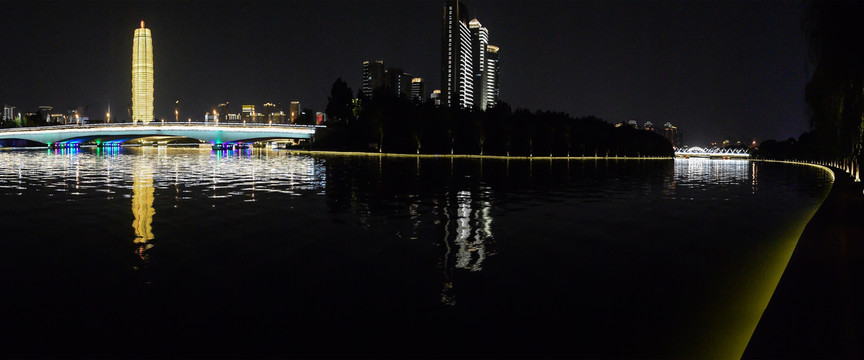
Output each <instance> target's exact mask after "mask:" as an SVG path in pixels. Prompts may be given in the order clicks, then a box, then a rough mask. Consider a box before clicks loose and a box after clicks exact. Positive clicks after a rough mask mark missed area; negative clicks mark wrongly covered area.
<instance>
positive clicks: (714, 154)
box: [675, 146, 750, 159]
mask: <svg viewBox="0 0 864 360" xmlns="http://www.w3.org/2000/svg"><path fill="white" fill-rule="evenodd" d="M675 156H676V157H680V158H691V157H693V158H710V159H747V158H749V157H750V154H749V153H748V152H747V150H745V149H717V148H713V149H705V148H702V147H699V146H694V147H690V148H686V149H679V148H675Z"/></svg>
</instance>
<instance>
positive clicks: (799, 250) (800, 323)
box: [743, 169, 864, 358]
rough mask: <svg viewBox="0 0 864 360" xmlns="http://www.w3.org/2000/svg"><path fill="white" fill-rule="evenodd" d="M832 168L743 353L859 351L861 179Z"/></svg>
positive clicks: (863, 267)
mask: <svg viewBox="0 0 864 360" xmlns="http://www.w3.org/2000/svg"><path fill="white" fill-rule="evenodd" d="M833 170H834V173H835V174H836V175H837V176H836V177H835V182H834V186H833V187H832V189H831V192H830V193H829V194H828V197H827V198H826V199H825V202H823V203H822V205H821V207H820V208H819V210H818V211H817V212H816V214H815V215H814V216H813V218H812V219H811V220H810V222H809V223H808V224H807V227H806V228H805V229H804V232H803V233H802V235H801V238H800V239H799V241H798V245H797V247H796V248H795V251H794V253H793V254H792V258H791V260H790V261H789V264H788V265H787V267H786V270H785V272H784V273H783V277H782V278H781V280H780V283H779V284H778V286H777V289H776V290H775V291H774V295H773V296H772V298H771V301H770V302H769V304H768V307H767V308H766V310H765V312H764V313H763V314H762V317H761V319H760V321H759V324H758V326H757V327H756V331H755V332H754V333H753V336H752V337H751V339H750V342H749V344H748V346H747V349H746V350H745V352H744V356H743V357H744V358H856V357H861V356H864V344H862V343H861V342H860V340H862V339H864V307H862V306H861V305H860V304H861V303H862V302H864V286H862V284H864V241H862V240H864V195H862V191H864V185H862V183H856V182H854V181H853V180H852V179H851V178H850V177H849V176H848V175H847V174H846V173H843V172H842V171H840V170H839V169H833Z"/></svg>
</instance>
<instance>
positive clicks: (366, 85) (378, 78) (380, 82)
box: [362, 60, 384, 98]
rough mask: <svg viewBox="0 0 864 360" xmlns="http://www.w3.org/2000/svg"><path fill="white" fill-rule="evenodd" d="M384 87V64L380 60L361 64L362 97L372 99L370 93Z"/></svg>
mask: <svg viewBox="0 0 864 360" xmlns="http://www.w3.org/2000/svg"><path fill="white" fill-rule="evenodd" d="M383 86H384V62H383V61H381V60H375V61H364V62H363V87H362V91H363V95H366V97H370V98H371V97H372V91H373V90H375V89H377V88H379V87H383Z"/></svg>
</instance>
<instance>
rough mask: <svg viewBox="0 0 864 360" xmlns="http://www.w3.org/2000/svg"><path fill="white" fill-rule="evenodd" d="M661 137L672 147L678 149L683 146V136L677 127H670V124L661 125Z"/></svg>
mask: <svg viewBox="0 0 864 360" xmlns="http://www.w3.org/2000/svg"><path fill="white" fill-rule="evenodd" d="M663 137H665V138H666V139H669V142H670V143H672V147H676V148H679V147H682V146H684V135H683V134H682V133H681V130H680V129H678V127H676V126H674V125H672V123H670V122H667V123H666V124H664V125H663Z"/></svg>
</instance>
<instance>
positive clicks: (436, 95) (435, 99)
mask: <svg viewBox="0 0 864 360" xmlns="http://www.w3.org/2000/svg"><path fill="white" fill-rule="evenodd" d="M429 99H431V100H432V103H433V104H435V106H441V90H440V89H435V90H432V94H430V95H429Z"/></svg>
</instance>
